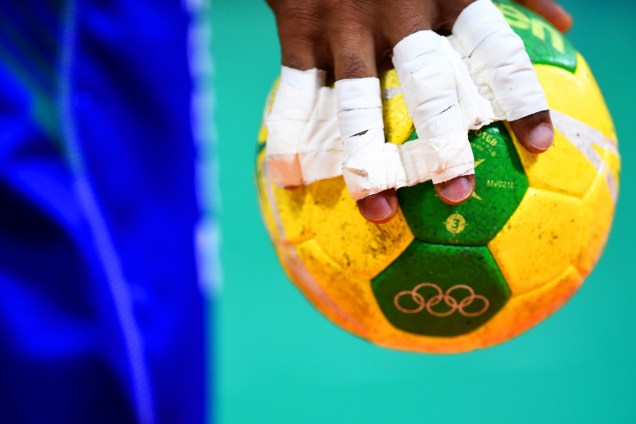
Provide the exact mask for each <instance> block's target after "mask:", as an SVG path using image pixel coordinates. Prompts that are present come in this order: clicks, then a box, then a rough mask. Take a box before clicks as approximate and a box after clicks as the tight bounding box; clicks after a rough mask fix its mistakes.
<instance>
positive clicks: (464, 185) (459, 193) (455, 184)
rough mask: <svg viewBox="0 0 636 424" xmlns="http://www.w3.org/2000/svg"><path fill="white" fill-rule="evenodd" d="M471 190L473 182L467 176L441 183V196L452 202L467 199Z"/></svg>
mask: <svg viewBox="0 0 636 424" xmlns="http://www.w3.org/2000/svg"><path fill="white" fill-rule="evenodd" d="M472 192H473V183H472V181H471V179H470V178H468V177H457V178H454V179H452V180H450V181H446V182H445V183H442V189H441V194H442V196H444V197H445V198H446V199H448V200H450V201H451V202H453V203H459V202H462V201H464V200H466V199H468V197H469V196H470V195H471V194H472Z"/></svg>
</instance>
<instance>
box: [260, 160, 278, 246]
mask: <svg viewBox="0 0 636 424" xmlns="http://www.w3.org/2000/svg"><path fill="white" fill-rule="evenodd" d="M264 161H265V151H264V150H263V151H261V152H260V153H259V155H258V157H257V158H256V192H257V194H258V203H259V205H260V209H261V216H262V217H263V222H264V223H265V228H267V232H268V233H269V236H270V238H271V239H272V241H274V242H276V241H277V240H278V239H279V238H280V237H279V233H278V228H277V226H276V220H275V219H274V214H273V213H272V209H271V207H270V204H269V200H268V199H267V192H266V186H265V177H264V176H263V162H264Z"/></svg>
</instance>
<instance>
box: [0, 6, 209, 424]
mask: <svg viewBox="0 0 636 424" xmlns="http://www.w3.org/2000/svg"><path fill="white" fill-rule="evenodd" d="M188 23H189V17H188V14H187V12H186V10H184V7H183V5H182V4H181V2H179V1H167V2H156V1H151V0H135V1H125V0H99V1H97V0H95V1H91V0H77V1H68V2H65V1H61V0H33V1H29V2H8V3H5V4H4V5H3V7H2V11H1V12H0V422H7V423H41V422H42V423H44V422H46V423H127V422H144V423H146V422H147V423H152V422H161V423H199V422H202V421H203V419H204V397H205V394H204V378H205V369H204V357H205V345H204V327H203V325H204V312H203V297H202V293H201V291H200V288H199V284H198V277H197V267H196V260H195V245H194V235H195V228H196V224H197V221H198V219H199V207H198V205H197V199H196V182H195V161H196V156H197V152H196V149H195V145H194V142H193V134H192V129H191V125H190V122H191V115H190V114H191V94H192V82H191V77H190V72H189V69H188V57H187V48H186V47H187V27H188Z"/></svg>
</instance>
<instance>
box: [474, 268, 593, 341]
mask: <svg viewBox="0 0 636 424" xmlns="http://www.w3.org/2000/svg"><path fill="white" fill-rule="evenodd" d="M582 283H583V278H582V277H581V275H580V274H579V273H578V272H577V271H576V269H575V268H574V267H573V266H570V267H569V268H568V269H567V270H565V272H563V273H562V274H561V275H559V276H557V277H556V278H555V279H553V280H551V281H550V282H548V283H547V284H544V285H543V286H541V287H539V288H538V289H536V290H533V291H531V292H529V293H525V294H523V295H520V296H513V297H512V298H510V300H509V301H508V303H507V304H506V306H505V307H504V308H503V309H502V310H501V311H499V313H498V314H497V315H495V316H494V317H493V319H491V320H490V321H488V322H487V323H486V324H485V325H484V326H483V327H481V328H479V329H478V330H476V331H475V332H473V333H472V334H468V335H467V336H465V337H470V338H471V339H472V340H471V341H472V344H473V347H483V346H492V345H495V344H498V343H501V342H504V341H506V340H508V339H510V338H511V337H514V336H517V335H519V334H520V333H522V332H524V331H526V330H528V329H529V328H531V327H533V326H535V325H536V324H538V323H539V322H541V321H543V320H544V319H545V318H547V317H548V316H550V315H551V314H553V313H554V312H556V311H557V310H558V309H559V308H560V307H561V306H563V305H564V304H565V303H566V302H567V301H568V300H569V299H570V298H571V297H572V295H574V293H576V291H577V290H578V289H579V287H580V286H581V284H582ZM462 350H470V346H466V349H462Z"/></svg>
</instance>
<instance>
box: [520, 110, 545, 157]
mask: <svg viewBox="0 0 636 424" xmlns="http://www.w3.org/2000/svg"><path fill="white" fill-rule="evenodd" d="M510 127H511V128H512V131H513V132H514V133H515V135H516V136H517V140H519V142H520V143H521V144H522V145H523V146H524V147H525V148H526V150H528V151H529V152H530V153H543V152H545V151H546V150H548V149H549V148H550V146H552V143H554V127H553V126H552V119H550V113H549V112H547V111H545V112H538V113H535V114H533V115H530V116H527V117H525V118H523V119H519V120H518V121H513V122H510Z"/></svg>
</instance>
